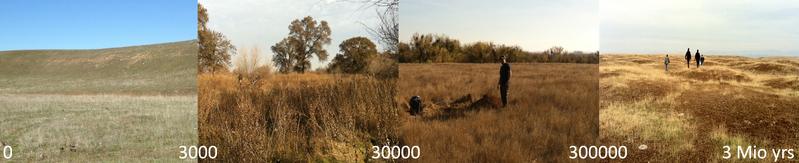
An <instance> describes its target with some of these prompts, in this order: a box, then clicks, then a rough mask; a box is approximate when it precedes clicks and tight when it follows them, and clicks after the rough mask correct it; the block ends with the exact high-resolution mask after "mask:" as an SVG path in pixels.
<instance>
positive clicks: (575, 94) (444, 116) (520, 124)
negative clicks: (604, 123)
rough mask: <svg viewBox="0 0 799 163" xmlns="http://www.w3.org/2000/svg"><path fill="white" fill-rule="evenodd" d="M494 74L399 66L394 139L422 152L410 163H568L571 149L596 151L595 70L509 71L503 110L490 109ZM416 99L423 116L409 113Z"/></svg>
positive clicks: (447, 66)
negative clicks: (398, 123)
mask: <svg viewBox="0 0 799 163" xmlns="http://www.w3.org/2000/svg"><path fill="white" fill-rule="evenodd" d="M499 67H500V65H499V64H457V63H442V64H400V66H399V69H400V81H399V82H398V83H397V85H398V93H397V96H396V98H395V99H394V100H395V101H396V102H397V103H398V108H401V109H400V110H402V112H400V118H399V119H400V121H401V126H400V127H399V132H398V133H399V134H400V138H401V143H402V144H405V145H411V146H413V145H417V146H420V148H421V158H420V159H419V160H412V161H420V162H553V161H563V160H567V159H568V156H567V155H568V147H569V146H570V145H583V144H595V143H596V138H597V136H598V132H599V131H598V130H599V129H598V128H599V127H598V119H597V114H598V113H597V111H598V108H597V107H598V106H597V105H596V104H597V103H598V102H599V97H598V93H597V92H598V89H599V88H598V87H599V86H598V84H597V80H598V76H599V74H598V65H597V64H560V63H544V64H541V63H539V64H526V63H512V64H511V68H512V71H513V74H512V76H511V80H510V90H509V94H510V97H509V100H508V106H507V107H504V108H498V107H495V106H496V105H497V103H498V97H499V90H498V88H497V81H498V79H499ZM414 95H419V96H421V97H422V101H423V104H424V105H425V108H424V109H425V110H424V112H423V114H422V115H421V116H411V115H410V114H409V113H408V112H407V111H408V106H407V101H408V99H410V97H411V96H414ZM465 95H471V97H472V98H471V99H469V98H468V97H467V98H462V97H464V96H465ZM484 95H486V96H484ZM484 97H485V98H484ZM463 99H467V100H463ZM464 101H465V102H464ZM500 105H501V104H500Z"/></svg>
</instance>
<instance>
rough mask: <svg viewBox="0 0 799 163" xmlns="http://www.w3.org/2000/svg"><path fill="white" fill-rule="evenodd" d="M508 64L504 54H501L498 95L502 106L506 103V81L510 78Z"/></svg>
mask: <svg viewBox="0 0 799 163" xmlns="http://www.w3.org/2000/svg"><path fill="white" fill-rule="evenodd" d="M510 75H511V71H510V64H508V60H507V57H506V56H502V66H501V67H500V68H499V95H500V97H501V98H502V107H505V106H507V105H508V81H509V80H510Z"/></svg>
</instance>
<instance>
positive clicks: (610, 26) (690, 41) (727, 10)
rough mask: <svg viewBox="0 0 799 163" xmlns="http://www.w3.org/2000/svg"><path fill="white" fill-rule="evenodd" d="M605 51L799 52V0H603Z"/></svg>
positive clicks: (784, 54)
mask: <svg viewBox="0 0 799 163" xmlns="http://www.w3.org/2000/svg"><path fill="white" fill-rule="evenodd" d="M600 13H601V18H600V19H601V21H600V47H601V51H602V52H603V53H659V54H662V53H677V54H682V53H685V49H686V48H691V49H692V51H694V50H693V49H700V52H702V54H709V55H747V56H766V55H780V56H786V55H792V56H799V46H797V45H799V1H795V0H733V1H729V0H669V1H661V0H603V1H602V2H601V3H600Z"/></svg>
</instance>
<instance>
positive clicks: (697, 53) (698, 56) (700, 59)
mask: <svg viewBox="0 0 799 163" xmlns="http://www.w3.org/2000/svg"><path fill="white" fill-rule="evenodd" d="M701 56H702V55H701V54H699V49H696V54H694V57H696V59H694V60H696V68H699V62H702V58H701Z"/></svg>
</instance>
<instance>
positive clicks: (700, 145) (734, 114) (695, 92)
mask: <svg viewBox="0 0 799 163" xmlns="http://www.w3.org/2000/svg"><path fill="white" fill-rule="evenodd" d="M672 56H681V55H672ZM663 57H665V55H603V56H602V60H601V62H600V76H601V79H600V87H601V89H600V93H601V100H600V106H601V107H600V108H601V109H600V113H599V117H600V131H601V134H600V142H602V143H607V144H623V145H627V146H628V147H633V148H637V147H638V145H640V144H646V145H648V146H649V148H648V149H647V150H637V149H636V152H631V153H630V156H629V157H628V158H627V160H631V161H636V162H647V161H660V160H680V161H688V162H713V161H720V160H721V153H722V151H721V150H722V148H721V147H722V146H724V145H745V146H746V145H757V146H758V147H764V148H778V147H783V148H785V147H793V148H795V147H796V146H797V145H799V144H797V142H796V141H794V140H797V139H799V135H797V134H796V133H799V127H797V126H799V121H797V120H799V112H797V108H799V93H797V92H799V91H798V90H799V89H797V88H799V87H797V83H799V75H798V74H799V59H797V58H748V57H736V56H706V57H707V61H705V64H704V66H701V67H700V68H695V67H694V66H693V65H692V66H691V68H690V69H688V68H687V66H686V63H685V60H683V59H682V58H681V57H680V58H678V57H672V58H671V64H670V66H669V71H670V72H665V70H664V69H663Z"/></svg>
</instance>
